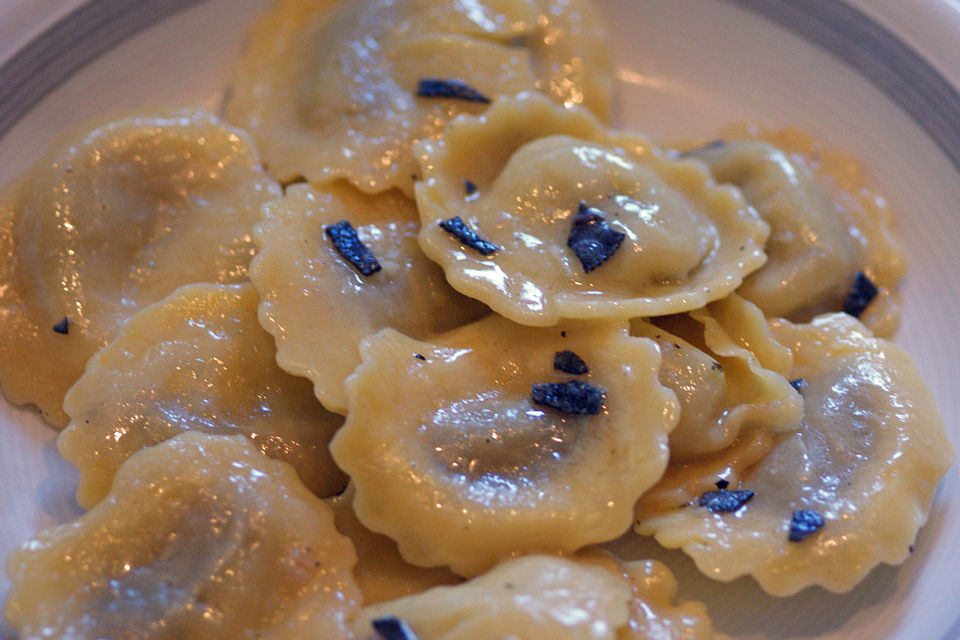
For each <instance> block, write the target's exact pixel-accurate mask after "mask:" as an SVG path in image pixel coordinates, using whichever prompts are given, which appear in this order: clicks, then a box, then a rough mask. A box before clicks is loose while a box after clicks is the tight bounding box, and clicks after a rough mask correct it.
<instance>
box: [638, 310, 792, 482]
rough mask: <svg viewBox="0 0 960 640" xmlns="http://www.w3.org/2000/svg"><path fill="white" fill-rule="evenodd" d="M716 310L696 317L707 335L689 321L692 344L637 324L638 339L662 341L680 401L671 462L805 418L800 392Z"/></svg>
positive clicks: (667, 378) (663, 377)
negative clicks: (724, 324)
mask: <svg viewBox="0 0 960 640" xmlns="http://www.w3.org/2000/svg"><path fill="white" fill-rule="evenodd" d="M716 304H721V303H716ZM710 308H711V307H706V308H705V309H701V310H697V311H694V312H693V313H692V314H691V315H692V316H693V318H696V319H697V320H699V321H701V322H703V323H704V325H705V327H706V329H707V330H706V331H704V326H701V325H699V324H697V323H689V322H688V326H687V327H686V328H685V329H686V330H685V331H681V332H680V333H683V334H684V335H685V337H686V338H688V339H689V340H690V342H688V341H687V340H685V339H684V338H681V337H679V336H677V335H674V334H672V333H670V332H669V331H667V329H666V328H663V327H659V326H657V325H654V324H651V323H650V322H646V321H641V320H634V321H632V322H631V328H630V332H631V333H632V334H633V335H638V336H644V337H647V338H650V339H652V340H654V341H656V342H657V344H658V346H659V347H660V352H661V353H662V354H663V363H662V364H661V366H660V382H661V383H663V385H664V386H666V387H668V388H669V389H671V390H673V392H674V393H676V394H677V399H678V401H679V402H680V421H679V422H678V424H677V428H676V429H674V430H673V431H672V432H671V433H670V461H671V464H676V463H678V462H680V461H684V460H690V459H692V458H697V457H699V456H703V455H705V454H709V453H714V452H716V451H720V450H721V449H724V448H726V447H727V446H729V445H730V444H731V443H732V442H733V441H734V440H735V439H736V438H737V436H738V435H739V433H740V431H741V430H742V429H745V428H750V427H762V428H764V429H769V430H776V429H782V428H785V427H789V426H792V425H793V424H795V423H797V422H799V421H800V419H801V417H802V415H803V401H802V400H801V398H800V396H799V395H798V393H797V392H796V390H794V389H793V388H792V387H791V386H790V384H789V382H788V381H787V380H786V379H784V378H783V376H781V375H779V374H777V373H776V372H774V371H770V370H767V369H764V368H763V367H762V366H761V365H760V363H759V361H758V360H757V358H756V357H755V356H754V355H753V354H752V353H751V352H750V351H749V350H747V349H745V348H743V347H741V346H739V345H737V344H736V343H735V342H734V340H733V339H732V338H731V336H730V335H729V334H727V332H726V330H725V329H723V328H721V327H720V325H719V324H718V323H717V321H716V320H715V319H714V318H713V317H712V316H711V314H710V311H708V309H710ZM690 324H692V325H694V326H692V327H691V326H689V325H690ZM667 326H670V325H667ZM732 330H734V331H737V330H738V329H737V328H733V329H732ZM769 340H770V342H771V343H774V344H776V343H775V342H774V341H773V339H772V338H770V339H769ZM691 342H693V343H696V344H697V345H699V346H695V344H692V343H691Z"/></svg>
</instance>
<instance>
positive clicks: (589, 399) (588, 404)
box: [531, 380, 606, 415]
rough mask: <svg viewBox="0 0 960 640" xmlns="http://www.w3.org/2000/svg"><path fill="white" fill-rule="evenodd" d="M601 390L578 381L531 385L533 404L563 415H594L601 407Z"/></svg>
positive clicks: (602, 393) (603, 392)
mask: <svg viewBox="0 0 960 640" xmlns="http://www.w3.org/2000/svg"><path fill="white" fill-rule="evenodd" d="M605 393H606V392H605V391H604V390H603V389H599V388H597V387H594V386H593V385H589V384H587V383H586V382H581V381H579V380H569V381H567V382H559V383H558V382H542V383H539V384H535V385H533V393H532V394H531V397H532V398H533V401H534V403H536V404H542V405H546V406H548V407H552V408H554V409H557V410H559V411H562V412H564V413H576V414H579V415H596V414H598V413H600V409H601V408H602V407H603V397H604V395H605Z"/></svg>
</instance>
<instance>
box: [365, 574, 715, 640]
mask: <svg viewBox="0 0 960 640" xmlns="http://www.w3.org/2000/svg"><path fill="white" fill-rule="evenodd" d="M675 593H676V581H675V580H674V579H673V576H672V575H671V574H670V572H669V570H668V569H667V568H666V567H664V566H663V565H661V564H659V563H655V562H637V563H630V564H628V565H626V567H622V566H620V565H619V563H617V562H616V561H614V560H612V559H609V558H606V559H596V558H589V559H585V560H579V561H578V560H573V559H564V558H556V557H550V556H527V557H524V558H519V559H517V560H511V561H509V562H505V563H503V564H501V565H499V566H498V567H496V568H495V569H493V570H492V571H490V573H488V574H485V575H483V576H480V577H478V578H474V579H473V580H471V581H470V582H467V583H465V584H463V585H460V586H456V587H437V588H435V589H431V590H430V591H427V592H425V593H422V594H419V595H415V596H409V597H406V598H401V599H399V600H394V601H391V602H384V603H382V604H379V605H377V606H374V607H367V608H365V609H363V610H362V611H361V612H360V615H359V616H358V618H357V620H356V621H355V622H354V624H353V629H354V632H355V633H356V634H357V636H358V637H364V635H365V634H368V633H369V631H370V630H371V622H372V621H373V620H378V619H383V618H390V617H392V618H397V619H399V620H403V621H404V622H406V623H407V624H409V626H410V628H411V629H412V630H413V632H414V633H416V634H417V637H418V638H420V640H488V639H491V638H497V639H499V638H515V639H517V640H540V639H541V638H551V639H552V640H554V639H555V640H574V639H576V640H581V639H582V640H601V639H609V640H632V639H637V640H640V639H646V640H671V639H676V640H680V639H681V638H684V639H688V640H696V639H698V638H701V639H705V638H710V637H711V633H710V622H709V619H707V617H706V613H705V610H704V607H703V605H701V604H699V603H684V604H683V605H680V606H675V605H674V604H673V598H674V595H675Z"/></svg>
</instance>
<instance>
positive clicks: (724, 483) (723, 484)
mask: <svg viewBox="0 0 960 640" xmlns="http://www.w3.org/2000/svg"><path fill="white" fill-rule="evenodd" d="M714 484H715V485H717V489H726V488H727V487H729V486H730V481H729V480H727V479H726V478H720V479H719V480H717V481H716V482H714Z"/></svg>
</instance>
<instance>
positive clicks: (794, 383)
mask: <svg viewBox="0 0 960 640" xmlns="http://www.w3.org/2000/svg"><path fill="white" fill-rule="evenodd" d="M790 386H791V387H793V388H794V389H796V390H797V393H803V390H804V389H805V388H806V387H807V381H806V380H805V379H804V378H797V379H795V380H791V381H790Z"/></svg>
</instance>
